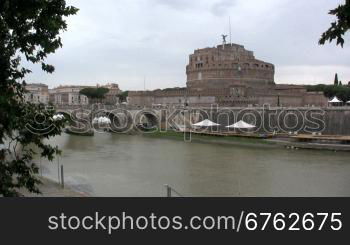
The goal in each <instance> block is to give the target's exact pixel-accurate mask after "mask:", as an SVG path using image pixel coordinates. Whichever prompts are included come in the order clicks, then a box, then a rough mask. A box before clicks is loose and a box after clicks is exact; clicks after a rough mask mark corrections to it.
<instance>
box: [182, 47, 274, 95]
mask: <svg viewBox="0 0 350 245" xmlns="http://www.w3.org/2000/svg"><path fill="white" fill-rule="evenodd" d="M186 73H187V88H188V89H193V90H197V91H201V90H204V89H216V88H227V89H229V88H232V87H236V86H245V87H252V88H262V87H269V86H274V85H275V82H274V75H275V67H274V65H273V64H271V63H267V62H264V61H260V60H257V59H255V57H254V53H253V52H252V51H249V50H246V49H245V48H244V46H242V45H238V44H231V43H230V44H223V45H218V46H217V47H214V48H204V49H197V50H195V52H194V53H193V54H191V55H190V57H189V64H188V65H187V67H186Z"/></svg>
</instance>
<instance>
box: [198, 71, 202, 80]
mask: <svg viewBox="0 0 350 245" xmlns="http://www.w3.org/2000/svg"><path fill="white" fill-rule="evenodd" d="M198 80H202V72H198Z"/></svg>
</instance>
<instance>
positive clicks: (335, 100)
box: [328, 96, 343, 103]
mask: <svg viewBox="0 0 350 245" xmlns="http://www.w3.org/2000/svg"><path fill="white" fill-rule="evenodd" d="M328 103H343V101H340V100H339V99H338V98H337V96H335V97H334V98H333V99H332V100H330V101H329V102H328Z"/></svg>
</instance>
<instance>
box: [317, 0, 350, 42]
mask: <svg viewBox="0 0 350 245" xmlns="http://www.w3.org/2000/svg"><path fill="white" fill-rule="evenodd" d="M329 14H330V15H335V16H336V18H337V20H336V21H334V22H332V23H331V27H330V28H329V29H328V30H327V31H326V32H324V33H323V34H322V37H321V39H320V41H319V44H320V45H324V44H325V43H326V41H329V42H332V41H333V40H335V39H336V40H337V45H341V47H343V46H344V42H345V41H344V38H343V36H344V35H345V33H346V32H347V31H348V30H349V29H350V0H346V2H345V4H342V5H339V6H338V7H337V8H335V9H333V10H330V11H329Z"/></svg>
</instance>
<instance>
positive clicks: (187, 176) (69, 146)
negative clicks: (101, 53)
mask: <svg viewBox="0 0 350 245" xmlns="http://www.w3.org/2000/svg"><path fill="white" fill-rule="evenodd" d="M50 144H52V145H58V146H59V147H60V148H61V149H62V150H63V154H62V156H61V157H60V159H59V161H60V163H61V164H63V165H64V172H65V184H66V185H68V186H70V187H72V188H73V189H76V190H79V191H83V192H86V193H88V194H89V195H91V196H106V197H108V196H117V197H120V196H122V197H134V196H136V197H140V196H150V197H157V196H165V194H166V191H165V188H164V184H169V185H170V186H172V187H173V188H174V189H176V190H177V191H178V192H179V193H180V194H181V195H183V196H254V197H255V196H262V197H280V196H293V197H294V196H298V197H299V196H308V197H309V196H310V197H313V196H350V161H349V159H350V153H345V152H329V151H311V150H299V151H296V150H287V149H282V148H271V147H264V146H258V145H251V146H234V145H219V144H206V143H186V142H182V141H178V140H169V139H157V138H150V137H144V136H142V135H136V136H134V135H119V134H109V133H96V134H95V136H94V137H82V136H73V135H67V134H62V136H59V137H56V138H54V139H51V140H50ZM41 166H42V172H43V175H44V176H46V177H49V178H51V179H53V180H57V178H58V176H57V164H56V161H55V162H54V163H49V162H46V161H43V162H42V164H41Z"/></svg>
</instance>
